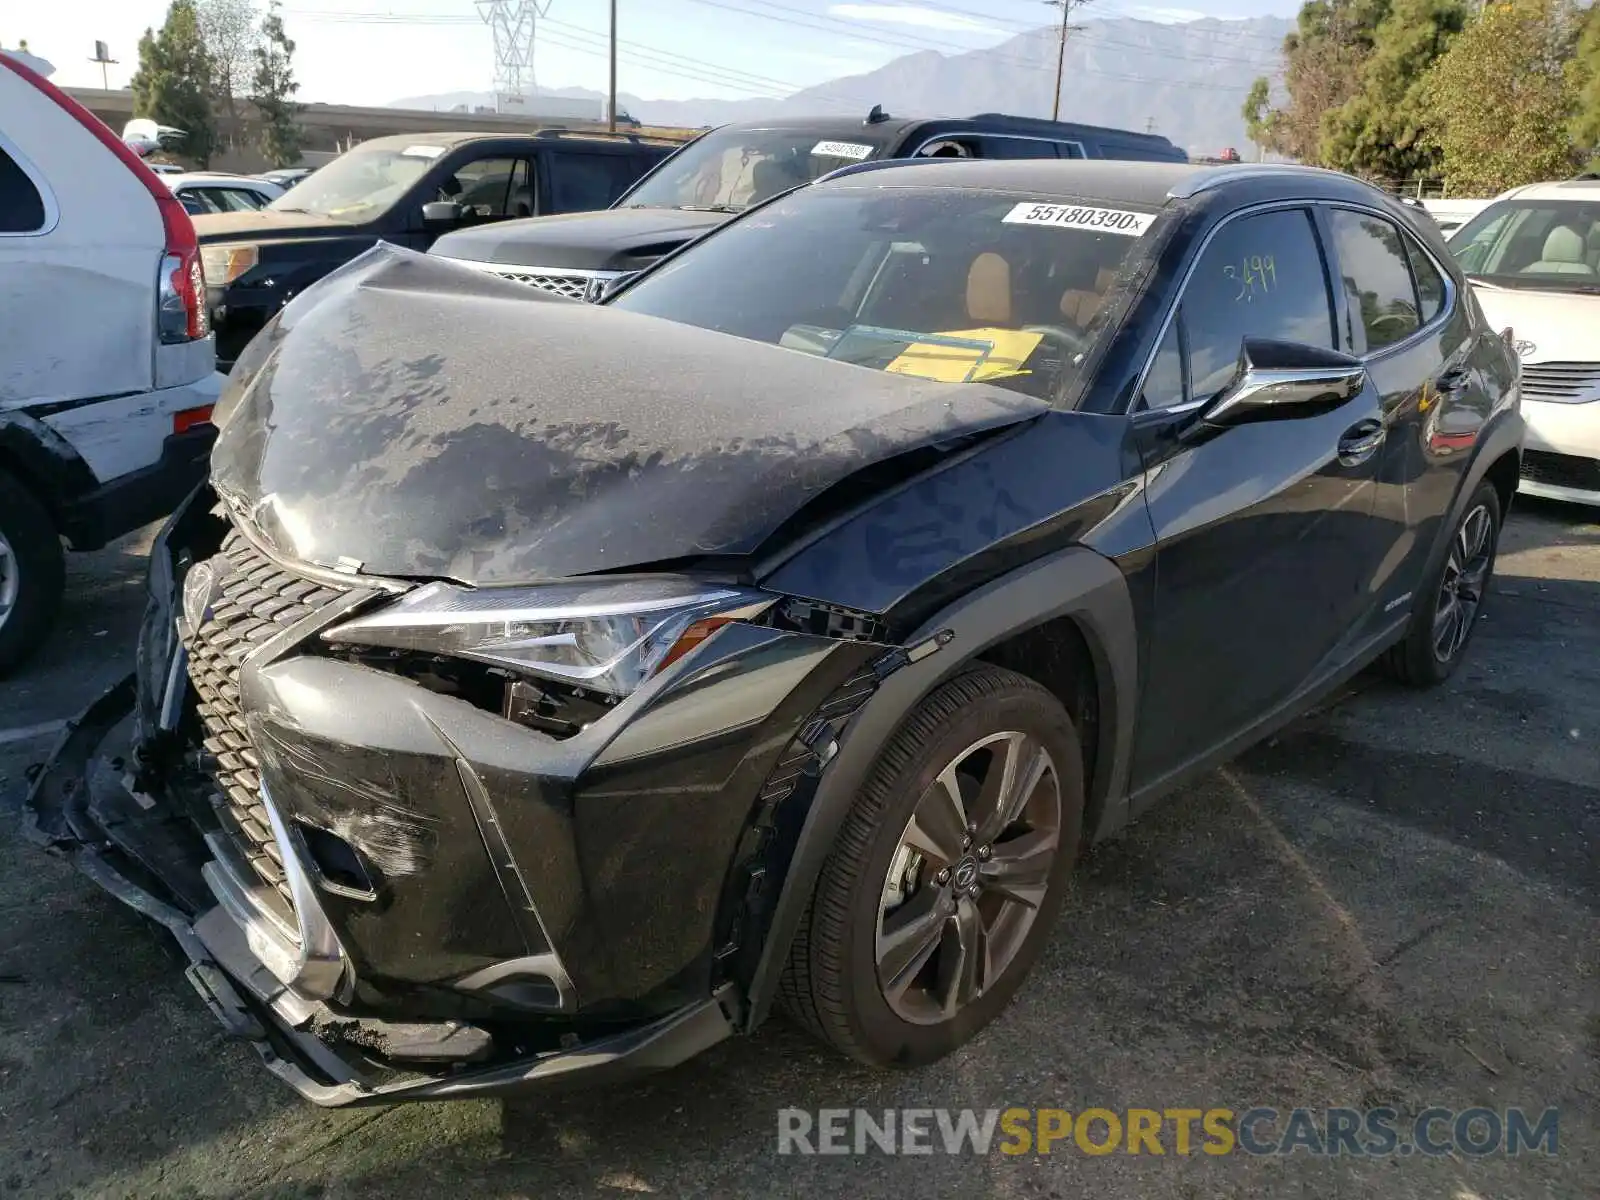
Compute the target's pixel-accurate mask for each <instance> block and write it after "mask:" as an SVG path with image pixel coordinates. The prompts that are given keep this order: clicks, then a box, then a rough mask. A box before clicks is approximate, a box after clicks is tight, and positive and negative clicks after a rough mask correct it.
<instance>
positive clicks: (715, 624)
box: [322, 576, 776, 697]
mask: <svg viewBox="0 0 1600 1200" xmlns="http://www.w3.org/2000/svg"><path fill="white" fill-rule="evenodd" d="M775 599H776V597H774V596H771V595H769V594H768V593H766V592H758V591H755V590H753V589H750V588H740V587H728V586H722V585H718V584H707V583H703V582H701V581H698V580H693V579H684V578H679V577H670V576H661V577H654V578H649V579H635V580H618V581H606V582H586V583H562V584H551V585H548V586H543V587H531V588H465V587H458V586H456V585H455V584H449V583H431V584H428V585H427V586H426V587H421V588H418V589H417V590H416V591H413V592H408V593H407V594H406V595H404V596H402V597H401V598H400V599H399V600H397V601H395V602H394V603H393V604H390V605H388V606H387V607H385V608H382V609H379V610H378V611H377V612H374V613H371V614H369V615H367V616H363V617H357V618H356V619H355V620H353V621H347V622H345V623H344V624H342V625H337V626H335V627H334V628H332V629H328V630H325V631H323V633H322V639H323V640H324V641H326V642H330V643H335V644H343V645H357V646H379V647H388V648H390V649H396V650H411V651H417V652H419V653H424V654H438V655H448V656H453V657H457V658H466V659H472V660H474V661H476V662H481V663H487V664H489V665H491V666H495V667H501V668H505V669H509V670H511V671H515V672H521V673H526V674H528V675H534V676H539V677H541V678H545V679H553V680H558V681H560V682H562V683H566V684H569V685H572V686H574V687H579V688H586V689H592V690H594V691H597V692H603V693H605V694H607V695H610V696H617V697H621V696H626V695H628V694H629V693H631V692H632V691H633V690H634V689H635V688H637V687H638V686H639V685H640V684H641V683H643V682H644V681H645V680H646V679H648V678H650V676H651V675H653V674H655V673H656V672H657V671H659V670H661V669H662V668H663V667H665V666H667V665H668V664H669V663H671V662H673V661H675V660H676V659H678V658H681V657H682V656H683V655H685V654H687V653H688V652H689V651H690V650H692V649H694V648H695V647H696V646H698V645H699V644H700V643H701V642H703V641H704V640H705V639H706V638H708V637H709V636H711V634H712V633H714V632H715V631H716V630H717V629H718V628H719V627H721V626H722V625H725V624H727V623H728V622H729V621H739V620H748V619H750V618H752V617H755V616H758V615H760V614H761V613H762V612H764V611H765V610H766V609H767V608H768V607H769V606H770V605H771V604H772V603H773V602H774V600H775Z"/></svg>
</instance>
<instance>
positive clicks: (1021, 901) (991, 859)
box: [876, 730, 1061, 1025]
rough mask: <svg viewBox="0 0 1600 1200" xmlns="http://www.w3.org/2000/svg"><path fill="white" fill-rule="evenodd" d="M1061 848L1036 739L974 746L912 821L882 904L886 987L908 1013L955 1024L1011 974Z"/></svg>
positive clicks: (1052, 786) (1053, 790) (1052, 780)
mask: <svg viewBox="0 0 1600 1200" xmlns="http://www.w3.org/2000/svg"><path fill="white" fill-rule="evenodd" d="M1060 843H1061V786H1060V779H1059V776H1058V774H1057V770H1056V764H1055V762H1054V760H1053V759H1052V758H1051V756H1050V754H1049V752H1048V751H1047V750H1046V749H1045V747H1044V746H1043V744H1041V743H1040V741H1039V740H1038V739H1037V738H1035V737H1032V736H1031V735H1029V734H1026V733H1020V732H1017V731H1014V730H1011V731H1006V732H1002V733H995V734H990V735H989V736H987V737H985V738H983V739H981V740H980V741H977V742H974V743H973V744H972V745H970V746H968V747H967V748H966V749H965V750H963V751H961V753H960V754H958V755H956V756H955V758H954V759H952V760H951V761H950V762H949V763H948V764H947V765H946V766H945V768H944V769H943V770H942V771H940V772H939V774H938V776H937V778H936V779H935V780H934V782H933V785H932V786H931V787H929V788H928V790H927V791H926V792H924V793H923V794H922V796H921V797H920V799H919V800H918V801H917V806H916V808H915V809H914V810H913V811H912V814H911V818H910V820H908V821H907V822H906V827H905V830H904V832H902V834H901V835H900V841H899V844H898V845H897V846H896V848H895V852H894V856H893V858H892V859H891V860H890V863H889V870H888V873H887V876H886V878H885V880H884V886H883V894H882V898H881V900H880V903H879V909H878V929H877V946H876V954H877V967H878V983H879V986H880V987H881V988H882V990H883V996H884V999H885V1000H886V1001H887V1003H888V1005H889V1007H890V1008H891V1009H892V1010H893V1011H894V1012H895V1014H896V1015H897V1016H899V1017H901V1018H902V1019H903V1020H906V1021H911V1022H914V1023H916V1024H923V1025H930V1024H937V1023H939V1022H942V1021H947V1020H949V1019H950V1018H951V1017H953V1016H954V1015H955V1014H956V1013H957V1012H959V1011H960V1010H961V1009H962V1008H964V1007H965V1006H967V1005H968V1004H970V1003H972V1002H973V1001H974V1000H976V999H977V998H978V997H979V996H981V995H983V994H984V992H985V991H987V990H989V989H991V988H992V987H993V986H994V985H995V983H996V982H997V981H998V980H999V979H1000V978H1001V977H1002V976H1003V975H1004V974H1005V972H1006V969H1007V968H1008V967H1009V966H1010V965H1011V962H1012V960H1013V959H1014V958H1016V956H1017V952H1018V951H1019V950H1020V949H1021V948H1022V945H1023V942H1024V941H1025V940H1026V938H1027V935H1028V930H1029V929H1030V928H1031V927H1032V926H1033V922H1034V919H1035V917H1037V915H1038V911H1039V906H1040V904H1041V903H1042V902H1043V900H1044V895H1045V891H1046V889H1047V887H1048V886H1049V879H1050V872H1051V868H1052V866H1053V865H1054V863H1055V860H1056V855H1057V852H1058V850H1059V849H1060Z"/></svg>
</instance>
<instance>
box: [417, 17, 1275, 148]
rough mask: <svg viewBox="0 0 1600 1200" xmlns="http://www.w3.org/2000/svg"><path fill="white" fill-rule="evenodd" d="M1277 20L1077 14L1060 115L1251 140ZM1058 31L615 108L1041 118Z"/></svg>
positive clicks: (442, 101)
mask: <svg viewBox="0 0 1600 1200" xmlns="http://www.w3.org/2000/svg"><path fill="white" fill-rule="evenodd" d="M1292 28H1293V22H1292V21H1290V20H1287V19H1285V18H1282V17H1251V18H1248V19H1244V20H1221V19H1216V18H1207V19H1204V20H1198V21H1187V22H1182V23H1176V24H1169V23H1164V22H1156V21H1141V20H1136V19H1133V18H1117V19H1112V20H1095V21H1085V22H1083V23H1082V25H1081V26H1077V27H1075V28H1074V29H1073V31H1072V33H1071V35H1070V36H1069V37H1068V39H1067V49H1066V59H1065V68H1064V70H1063V79H1062V87H1061V117H1062V119H1063V120H1068V121H1082V122H1087V123H1090V124H1095V125H1112V126H1117V127H1119V128H1125V129H1139V130H1143V129H1147V128H1152V129H1154V130H1155V131H1156V132H1157V133H1161V134H1163V135H1165V136H1166V137H1168V138H1170V139H1171V140H1172V141H1173V142H1175V143H1177V144H1178V145H1180V146H1183V147H1184V148H1186V149H1187V150H1189V152H1190V153H1191V154H1215V153H1217V152H1218V151H1220V150H1221V149H1223V148H1224V147H1229V146H1232V147H1238V148H1239V149H1241V150H1243V149H1244V147H1245V146H1246V145H1247V140H1246V137H1245V130H1244V118H1243V117H1242V116H1241V115H1240V112H1239V110H1240V107H1241V106H1242V105H1243V103H1244V99H1245V95H1246V94H1247V93H1248V92H1249V90H1250V84H1251V83H1252V81H1254V80H1255V78H1256V77H1257V76H1259V75H1266V76H1269V77H1277V76H1280V75H1281V73H1282V67H1283V55H1282V44H1283V38H1284V35H1285V34H1287V33H1288V32H1289V31H1290V30H1291V29H1292ZM1059 36H1060V35H1059V31H1058V30H1057V29H1055V28H1043V29H1037V30H1034V31H1033V32H1031V33H1023V34H1019V35H1018V36H1016V37H1014V38H1010V39H1008V40H1006V41H1004V42H1002V43H1000V44H999V45H997V46H993V47H990V48H989V49H986V50H973V51H969V52H967V53H964V54H941V53H939V52H938V51H934V50H922V51H918V52H916V53H914V54H906V55H902V56H901V57H899V58H895V59H892V60H891V61H889V62H887V63H885V64H884V65H883V66H881V67H879V68H877V69H876V70H873V71H869V72H867V73H866V74H864V75H850V76H845V77H843V78H840V79H832V80H829V81H828V82H826V83H822V84H818V85H816V86H815V87H809V88H805V89H803V90H801V91H798V92H795V93H793V94H792V95H789V96H785V97H781V98H780V97H775V96H753V97H750V98H748V99H738V100H720V99H718V100H710V99H707V100H650V99H645V98H642V97H639V96H633V95H628V94H625V93H624V94H620V95H619V96H618V98H617V107H618V109H619V110H621V111H623V112H627V113H629V114H631V115H632V116H634V117H636V118H638V119H639V120H640V121H642V122H644V123H645V124H647V125H673V126H687V127H694V126H700V125H719V124H721V123H723V122H725V121H743V120H757V119H761V118H766V117H777V116H796V115H802V114H806V113H813V114H821V113H828V114H832V113H840V112H856V111H860V112H861V114H862V115H863V116H865V115H866V112H867V110H868V109H870V108H871V107H872V106H873V105H874V104H882V105H883V106H884V108H885V109H886V110H887V111H889V112H891V113H895V114H900V113H906V114H919V115H920V114H926V115H930V116H932V115H951V114H957V115H965V114H971V113H979V112H996V111H999V112H1007V113H1013V114H1016V115H1019V116H1046V117H1047V116H1049V115H1050V100H1051V91H1052V89H1053V87H1054V84H1055V70H1056V54H1057V49H1058V46H1059V41H1058V39H1059ZM540 93H541V94H543V95H550V96H566V97H579V98H583V99H603V96H602V95H601V93H599V92H595V91H591V90H588V89H586V88H554V89H548V90H546V89H540ZM492 102H493V97H492V96H491V95H490V94H489V93H487V92H448V93H441V94H436V95H429V96H412V97H407V98H405V99H402V100H396V101H394V102H393V106H394V107H398V108H425V109H426V108H434V109H440V110H446V109H449V108H452V107H454V106H456V105H459V104H465V105H468V106H474V105H480V104H490V103H492Z"/></svg>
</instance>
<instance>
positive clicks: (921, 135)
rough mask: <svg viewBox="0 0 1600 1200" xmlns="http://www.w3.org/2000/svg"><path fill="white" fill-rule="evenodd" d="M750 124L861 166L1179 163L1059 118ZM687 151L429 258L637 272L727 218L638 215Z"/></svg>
mask: <svg viewBox="0 0 1600 1200" xmlns="http://www.w3.org/2000/svg"><path fill="white" fill-rule="evenodd" d="M748 125H749V126H750V127H751V128H760V129H801V130H805V131H807V132H808V133H810V132H811V131H815V136H816V137H817V138H818V139H819V140H821V139H836V140H839V141H845V142H851V141H855V142H861V141H867V142H870V143H871V144H872V145H873V146H874V147H876V149H875V150H874V153H873V154H872V155H871V156H870V157H869V159H868V160H867V161H868V162H885V161H889V160H893V159H903V158H909V157H911V156H912V155H914V154H916V153H917V152H918V150H920V149H921V148H922V147H923V146H925V145H927V144H928V143H929V142H932V141H937V140H940V139H947V138H949V139H959V138H961V137H978V136H983V135H989V136H993V137H1006V136H1010V137H1013V138H1024V139H1033V138H1041V137H1044V138H1051V139H1055V140H1060V141H1076V142H1078V143H1079V144H1081V145H1082V146H1083V149H1084V153H1085V155H1086V156H1087V158H1089V159H1111V158H1115V159H1136V160H1149V161H1156V162H1174V161H1175V162H1182V161H1184V154H1183V151H1181V150H1179V149H1178V148H1177V147H1175V146H1173V145H1172V143H1171V142H1169V141H1167V139H1165V138H1163V137H1160V136H1158V135H1152V134H1141V133H1133V132H1131V131H1129V130H1123V129H1109V128H1105V127H1102V126H1097V125H1079V124H1076V123H1073V122H1066V121H1060V122H1056V121H1035V120H1031V119H1028V118H1018V117H1008V116H1005V115H1003V114H1000V113H984V114H980V115H978V116H975V117H963V118H951V117H939V118H916V119H904V118H889V119H888V120H885V121H881V122H877V123H859V122H850V121H843V120H840V119H839V118H837V117H834V118H792V119H789V120H782V121H752V122H748ZM727 128H729V126H720V127H719V130H720V129H727ZM707 132H710V133H715V132H718V130H708V131H707ZM701 136H702V137H703V136H705V135H704V134H702V135H701ZM698 140H699V139H698V138H697V139H695V141H698ZM693 145H694V141H690V142H687V143H685V144H684V145H683V146H682V147H680V148H679V149H678V150H676V151H675V152H674V153H673V154H672V155H669V156H668V157H667V158H665V159H663V160H662V161H661V162H660V163H659V164H657V165H656V166H655V167H653V168H652V169H651V170H650V171H649V172H647V173H646V174H645V175H643V176H641V177H640V178H639V179H638V180H637V181H636V182H635V183H634V185H633V186H632V187H631V188H629V189H628V191H627V192H625V193H623V195H622V197H621V198H620V199H618V200H617V202H616V203H615V204H614V205H612V207H611V208H610V209H608V210H604V211H601V212H594V213H582V214H576V215H575V216H574V217H573V218H572V219H569V220H562V219H560V218H556V217H535V218H532V219H528V220H519V221H510V222H506V223H504V224H502V225H499V226H496V227H494V228H489V229H466V230H461V231H460V232H457V233H451V234H447V235H446V236H445V237H442V238H440V239H439V243H438V244H437V248H436V251H435V252H436V253H438V254H440V255H442V256H445V257H448V258H459V259H467V260H471V261H475V262H488V263H496V264H502V265H505V266H520V267H552V268H564V269H567V270H585V271H639V270H643V269H644V268H645V267H647V266H649V265H650V264H651V263H653V262H655V261H656V260H658V259H659V258H661V257H662V256H664V255H666V254H670V253H671V252H672V251H674V250H676V249H678V248H679V247H682V246H685V245H687V244H689V243H690V242H692V241H693V240H695V239H696V238H698V237H701V236H704V235H705V234H706V233H709V232H710V231H711V230H713V229H715V228H717V227H718V226H719V225H721V224H723V223H724V222H725V221H727V220H728V218H729V216H730V215H732V214H730V213H728V212H706V211H701V210H693V209H671V208H640V207H638V206H637V204H636V202H635V201H634V199H633V195H634V193H636V192H637V191H638V190H639V188H641V187H642V186H643V185H644V184H645V183H646V182H648V181H649V180H650V178H651V177H652V176H654V175H655V174H657V173H658V172H660V171H664V170H668V169H670V167H671V164H672V159H673V158H675V157H676V156H677V155H679V154H682V153H684V151H686V150H688V149H689V147H691V146H693Z"/></svg>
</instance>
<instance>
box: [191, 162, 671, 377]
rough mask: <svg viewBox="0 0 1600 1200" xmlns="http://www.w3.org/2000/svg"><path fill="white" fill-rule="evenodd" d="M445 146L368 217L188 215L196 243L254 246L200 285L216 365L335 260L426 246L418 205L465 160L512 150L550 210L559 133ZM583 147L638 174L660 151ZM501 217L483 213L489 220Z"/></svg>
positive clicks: (428, 232) (231, 357)
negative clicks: (234, 269) (236, 271)
mask: <svg viewBox="0 0 1600 1200" xmlns="http://www.w3.org/2000/svg"><path fill="white" fill-rule="evenodd" d="M384 140H386V141H390V142H393V143H395V144H397V145H399V144H405V143H427V142H428V141H429V140H430V138H429V135H423V134H417V135H414V136H412V135H407V136H404V137H397V138H390V139H384ZM438 140H440V141H441V142H443V143H444V145H445V149H444V153H442V154H441V155H440V156H439V157H438V159H437V161H435V162H434V163H433V165H432V166H430V167H429V168H428V170H427V171H425V172H424V173H423V174H422V175H421V176H420V177H419V178H418V179H417V180H416V182H415V183H413V184H412V185H411V187H410V188H409V189H407V191H406V192H405V193H404V194H403V195H402V196H400V197H399V198H398V199H396V200H395V202H394V203H393V204H391V205H390V206H389V207H388V208H387V209H386V210H384V211H383V212H382V213H380V214H378V215H377V216H375V217H373V218H372V219H371V220H369V221H362V222H349V221H339V220H335V219H333V218H330V217H324V216H320V215H317V214H313V213H306V212H295V211H279V210H274V209H270V208H268V209H261V210H259V211H257V212H248V213H216V214H201V215H200V216H197V217H195V218H194V225H195V233H196V235H197V236H198V238H199V241H200V244H201V245H202V246H207V245H217V244H232V243H245V244H250V245H255V246H258V247H259V254H260V260H259V262H258V263H257V265H256V266H254V267H252V268H251V269H250V270H249V271H247V272H245V273H244V274H243V275H241V276H240V277H239V278H237V279H235V280H233V281H232V282H230V283H228V284H227V285H226V286H218V285H212V286H209V287H208V288H207V289H206V300H207V304H208V306H209V307H210V309H211V313H212V322H213V327H214V330H215V333H216V341H217V366H218V369H219V370H222V371H231V370H232V368H233V365H234V363H235V361H236V360H237V359H238V358H239V355H240V354H241V353H242V352H243V350H244V348H245V347H246V346H247V345H248V344H249V342H250V340H251V339H252V338H253V337H255V335H256V334H257V333H258V332H260V330H261V329H262V328H263V327H264V326H265V325H266V323H267V322H268V321H269V320H271V318H272V317H273V316H274V315H275V314H276V313H277V312H278V310H279V309H280V308H281V307H282V306H283V305H284V304H285V303H286V302H287V301H289V300H291V299H293V298H294V297H295V296H297V295H299V294H300V293H301V292H303V291H304V290H305V289H306V288H308V287H310V286H311V285H312V284H314V283H316V282H317V281H318V280H320V279H321V278H322V277H323V276H325V275H327V274H328V273H329V272H330V271H332V270H334V269H335V268H336V267H339V266H341V265H342V264H344V263H346V262H349V261H350V260H351V259H352V258H355V257H356V256H357V255H359V254H361V253H363V252H364V251H366V250H369V249H371V248H372V247H373V246H375V245H377V244H378V243H380V242H387V243H391V244H393V245H397V246H404V247H407V248H410V249H413V250H419V251H420V250H426V249H427V248H428V247H429V246H431V245H432V244H433V242H434V240H435V239H436V238H437V237H439V236H440V234H441V233H446V232H449V230H448V229H445V228H436V227H430V226H429V225H428V224H427V223H426V222H424V221H423V219H422V205H423V203H424V202H425V201H427V200H431V199H433V198H434V197H435V196H436V195H437V192H438V188H439V185H440V184H441V183H442V182H443V181H445V180H446V179H448V178H450V176H452V175H454V174H455V173H456V172H457V171H458V170H460V169H461V168H462V167H464V166H466V165H467V164H469V163H472V162H476V161H478V160H480V159H485V158H498V157H512V158H527V159H532V160H533V161H534V172H535V178H534V189H535V196H536V204H537V207H538V209H539V211H541V212H551V211H553V201H552V193H551V187H550V177H551V172H552V171H556V170H559V169H560V167H559V151H560V147H561V146H562V145H563V144H565V143H563V142H562V141H561V140H559V139H556V138H551V137H540V136H538V135H531V134H530V135H520V136H482V135H480V136H473V137H466V138H463V137H461V136H460V135H450V136H448V137H443V138H439V139H438ZM581 148H582V149H583V150H584V151H585V152H586V153H607V154H616V155H621V156H626V157H630V158H632V159H634V160H635V161H636V163H637V166H638V169H639V171H640V172H641V173H643V172H644V171H646V170H648V169H649V168H650V167H651V166H653V165H654V164H655V163H656V162H657V161H659V160H660V159H661V158H663V157H665V156H666V153H667V151H666V149H665V148H664V147H659V146H652V145H648V144H645V143H632V142H627V141H623V142H616V143H612V142H606V141H602V140H599V139H589V140H585V141H583V142H582V144H581ZM502 220H505V218H488V219H484V223H485V224H486V225H487V224H494V223H497V222H498V221H502Z"/></svg>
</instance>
